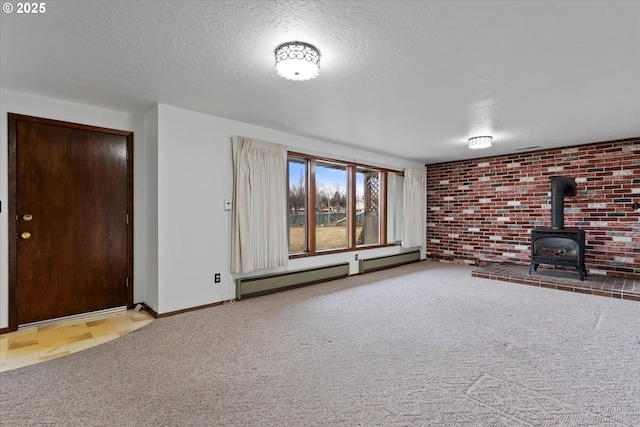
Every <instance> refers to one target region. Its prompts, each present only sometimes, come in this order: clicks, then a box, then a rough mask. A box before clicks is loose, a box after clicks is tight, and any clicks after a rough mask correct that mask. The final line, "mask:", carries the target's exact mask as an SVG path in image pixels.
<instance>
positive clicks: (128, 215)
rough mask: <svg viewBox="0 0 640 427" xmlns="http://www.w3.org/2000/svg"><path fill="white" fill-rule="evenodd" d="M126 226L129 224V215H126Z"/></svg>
mask: <svg viewBox="0 0 640 427" xmlns="http://www.w3.org/2000/svg"><path fill="white" fill-rule="evenodd" d="M127 224H129V214H127Z"/></svg>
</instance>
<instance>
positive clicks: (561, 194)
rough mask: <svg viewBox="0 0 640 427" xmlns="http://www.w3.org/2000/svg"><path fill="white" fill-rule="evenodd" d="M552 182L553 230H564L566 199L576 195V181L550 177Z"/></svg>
mask: <svg viewBox="0 0 640 427" xmlns="http://www.w3.org/2000/svg"><path fill="white" fill-rule="evenodd" d="M549 179H550V180H551V228H552V229H554V230H562V229H563V228H564V198H565V196H575V195H576V179H575V178H563V177H561V176H550V177H549Z"/></svg>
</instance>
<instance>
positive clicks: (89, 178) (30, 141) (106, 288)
mask: <svg viewBox="0 0 640 427" xmlns="http://www.w3.org/2000/svg"><path fill="white" fill-rule="evenodd" d="M132 143H133V134H132V133H131V132H123V131H115V130H110V129H102V128H94V127H90V126H84V125H75V124H71V123H65V122H58V121H52V120H45V119H37V118H33V117H27V116H19V115H14V114H10V115H9V163H10V165H9V184H10V185H9V186H10V195H9V196H10V212H9V213H10V221H9V222H10V224H11V225H10V230H9V231H10V238H11V240H12V241H11V242H10V248H9V252H10V273H9V276H10V277H9V281H10V283H9V286H10V324H9V327H10V329H16V328H17V326H18V325H23V324H26V323H32V322H37V321H41V320H47V319H53V318H58V317H63V316H69V315H73V314H79V313H86V312H91V311H96V310H102V309H107V308H113V307H119V306H124V305H128V306H131V305H132V302H133V301H132V296H133V293H132V286H133V284H132V283H131V282H132V281H131V272H132V254H131V250H132V239H131V231H132V226H131V219H132V218H131V214H132V212H131V210H132V188H131V186H132V168H131V165H130V162H129V160H128V159H130V158H131V155H130V154H131V151H132Z"/></svg>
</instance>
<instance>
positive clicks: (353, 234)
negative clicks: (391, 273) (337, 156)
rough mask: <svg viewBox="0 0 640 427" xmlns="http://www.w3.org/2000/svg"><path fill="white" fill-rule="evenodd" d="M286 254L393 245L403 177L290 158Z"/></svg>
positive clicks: (399, 221) (398, 224)
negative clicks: (287, 245)
mask: <svg viewBox="0 0 640 427" xmlns="http://www.w3.org/2000/svg"><path fill="white" fill-rule="evenodd" d="M288 174H289V176H288V183H289V254H290V256H296V255H314V254H318V253H327V252H331V253H333V252H336V251H344V250H353V249H356V248H360V247H365V246H383V245H388V244H397V242H398V241H399V240H400V239H401V236H402V179H403V176H402V173H401V172H398V171H390V170H386V169H383V168H375V167H371V166H366V165H359V164H354V163H350V162H344V161H338V160H332V159H325V158H316V157H313V156H309V155H305V154H297V153H289V159H288Z"/></svg>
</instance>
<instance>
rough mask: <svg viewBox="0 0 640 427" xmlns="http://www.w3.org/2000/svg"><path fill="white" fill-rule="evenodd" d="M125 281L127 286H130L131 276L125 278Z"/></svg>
mask: <svg viewBox="0 0 640 427" xmlns="http://www.w3.org/2000/svg"><path fill="white" fill-rule="evenodd" d="M125 283H126V285H127V288H128V287H129V278H128V277H127V278H126V279H125Z"/></svg>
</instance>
